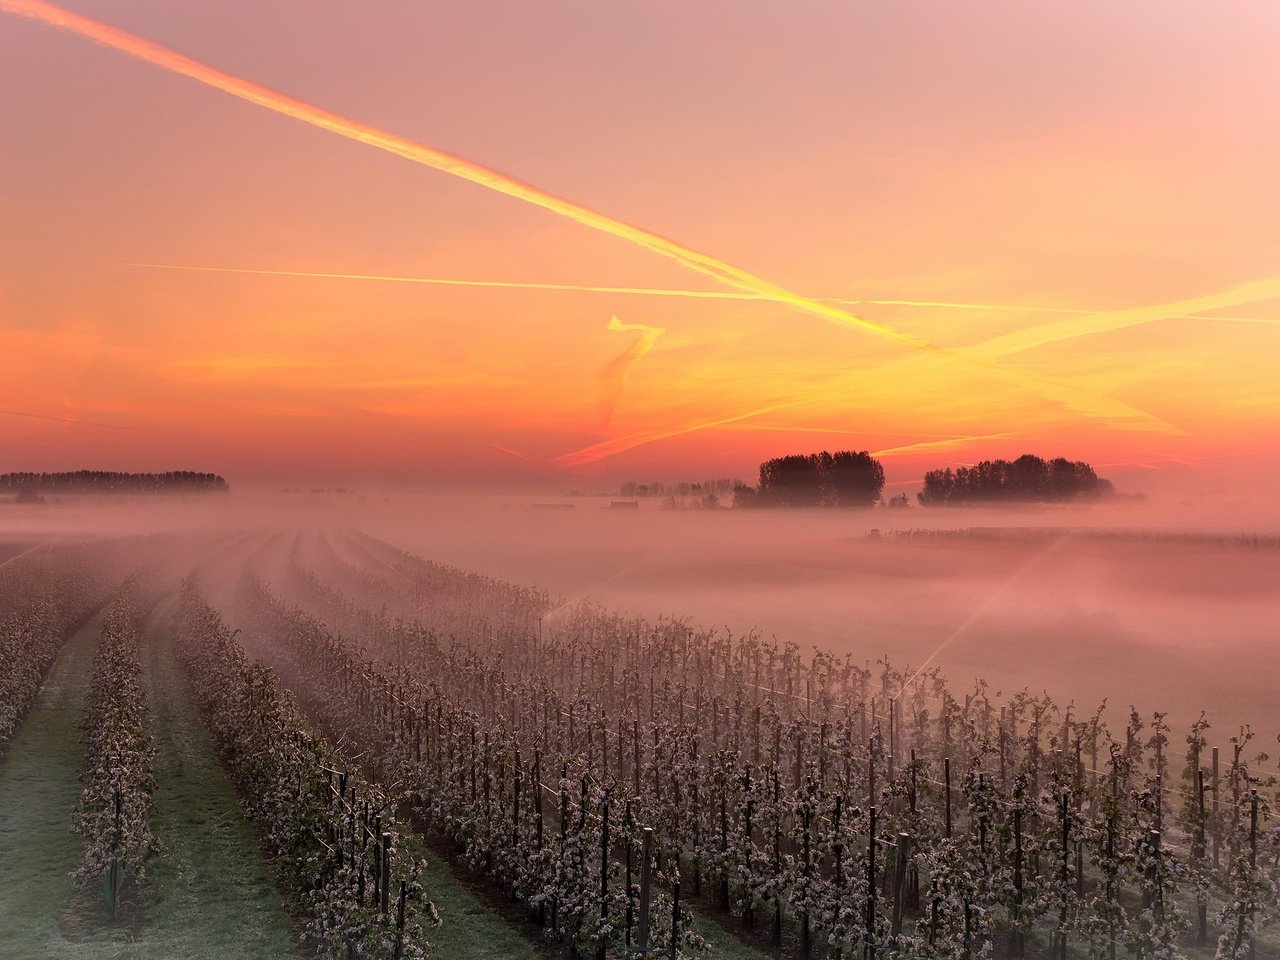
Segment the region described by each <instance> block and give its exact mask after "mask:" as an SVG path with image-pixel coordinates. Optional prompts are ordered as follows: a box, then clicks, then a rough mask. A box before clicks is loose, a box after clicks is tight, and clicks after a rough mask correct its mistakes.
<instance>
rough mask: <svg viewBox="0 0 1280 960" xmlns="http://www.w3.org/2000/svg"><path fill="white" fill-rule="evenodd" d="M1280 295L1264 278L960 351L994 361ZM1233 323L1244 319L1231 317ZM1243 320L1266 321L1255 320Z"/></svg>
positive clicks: (1058, 323) (1273, 281)
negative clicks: (1213, 291) (1124, 329)
mask: <svg viewBox="0 0 1280 960" xmlns="http://www.w3.org/2000/svg"><path fill="white" fill-rule="evenodd" d="M1275 297H1280V277H1272V278H1270V279H1267V280H1256V281H1254V282H1252V283H1245V284H1240V285H1239V286H1235V287H1232V288H1231V289H1229V290H1224V291H1221V292H1220V293H1211V294H1208V295H1206V296H1202V297H1192V298H1189V299H1187V300H1177V301H1174V302H1172V303H1158V304H1154V305H1151V306H1145V307H1130V308H1129V309H1126V310H1107V311H1101V312H1098V313H1090V314H1086V315H1085V316H1081V317H1071V318H1069V319H1066V320H1055V321H1053V322H1052V323H1042V324H1037V325H1036V326H1034V327H1026V328H1024V329H1022V330H1016V331H1014V332H1013V333H1007V334H1005V335H1004V336H1000V337H995V338H993V339H991V340H988V341H986V342H985V343H982V344H979V345H978V346H976V347H969V348H968V349H966V350H965V351H964V352H965V354H966V355H968V356H969V357H972V358H974V359H977V360H984V361H995V360H999V359H1001V358H1003V357H1007V356H1010V355H1011V354H1015V353H1021V352H1022V351H1024V350H1031V349H1033V348H1035V347H1042V346H1045V345H1046V344H1050V343H1060V342H1061V341H1063V340H1074V339H1075V338H1076V337H1083V336H1088V335H1090V334H1094V333H1106V332H1107V331H1110V330H1120V329H1122V328H1125V327H1135V326H1139V325H1141V324H1144V323H1155V322H1156V321H1158V320H1166V319H1169V318H1171V317H1181V316H1186V315H1188V314H1196V313H1202V312H1204V311H1205V310H1220V309H1222V308H1223V307H1236V306H1239V305H1240V304H1242V303H1254V302H1256V301H1259V300H1271V299H1273V298H1275ZM1193 319H1196V320H1227V319H1228V318H1225V317H1194V318H1193ZM1235 319H1236V320H1237V322H1238V321H1239V320H1241V319H1244V318H1235ZM1245 322H1258V323H1268V322H1271V321H1266V320H1257V321H1248V320H1246V321H1245Z"/></svg>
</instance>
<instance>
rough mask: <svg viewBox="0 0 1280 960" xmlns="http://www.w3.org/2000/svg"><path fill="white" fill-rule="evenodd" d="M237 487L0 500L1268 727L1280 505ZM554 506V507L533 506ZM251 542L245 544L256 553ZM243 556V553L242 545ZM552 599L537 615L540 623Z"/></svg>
mask: <svg viewBox="0 0 1280 960" xmlns="http://www.w3.org/2000/svg"><path fill="white" fill-rule="evenodd" d="M296 489H297V490H298V492H296V493H294V492H290V493H281V492H278V491H257V492H254V491H252V490H250V491H248V492H245V493H243V494H236V495H233V496H231V497H229V498H226V499H225V501H224V500H221V499H219V500H216V501H214V502H206V501H202V500H200V499H198V498H187V499H183V500H165V499H159V500H150V499H149V500H144V501H141V502H130V501H129V500H127V499H116V500H113V501H101V500H98V499H95V498H87V499H81V500H74V499H73V500H70V501H68V502H65V503H63V504H60V505H59V506H57V507H56V508H54V509H44V510H40V509H38V508H36V509H27V510H20V509H14V508H9V509H6V510H5V511H4V512H3V513H0V523H3V524H4V528H3V529H4V534H5V536H6V537H8V538H11V545H7V546H6V549H17V548H18V546H19V545H21V544H24V543H27V542H28V540H30V541H31V542H36V541H37V540H39V539H42V538H44V537H46V536H50V535H54V534H57V535H59V536H63V537H72V538H76V537H79V536H82V535H86V534H88V535H92V536H112V535H126V534H129V533H132V532H134V531H139V532H142V531H148V532H149V531H155V530H200V531H206V532H208V531H223V530H228V531H229V530H244V531H250V530H260V531H262V532H263V533H264V534H265V533H278V534H279V535H281V536H283V537H286V538H289V539H293V538H297V539H298V542H299V543H300V544H302V545H303V546H302V548H301V549H302V554H301V555H302V557H303V558H304V560H305V558H306V557H307V546H306V545H307V544H308V543H309V542H310V540H311V538H313V537H315V536H317V535H321V534H324V535H329V536H338V535H341V534H342V533H344V532H347V531H351V530H359V531H363V532H367V533H369V534H372V535H374V536H377V537H379V538H382V539H384V540H386V541H387V542H388V543H391V544H394V545H396V546H398V547H401V548H403V549H405V550H408V551H411V552H413V553H417V554H420V555H422V556H426V557H430V558H431V559H433V560H435V561H437V562H440V563H446V564H452V565H455V566H458V567H461V568H464V569H466V570H473V571H478V572H482V573H485V574H489V575H492V576H496V577H500V578H503V579H506V580H510V581H513V582H515V583H519V584H522V585H528V586H536V587H539V588H541V589H543V590H546V591H548V592H549V593H550V594H551V595H552V597H553V598H555V599H556V601H557V603H564V604H565V607H563V608H562V610H563V609H568V608H569V606H572V605H574V604H576V603H579V602H582V601H590V602H594V603H598V604H601V605H603V606H605V607H608V608H610V609H612V610H615V611H618V612H621V613H629V614H637V615H642V616H644V617H647V618H657V617H676V618H681V619H686V620H688V621H690V622H692V623H694V624H697V625H700V626H705V627H716V628H720V627H724V628H727V629H728V630H730V631H732V633H733V634H736V635H743V634H746V633H748V632H751V631H755V632H757V633H759V634H761V635H763V636H765V637H773V638H776V639H777V640H779V641H781V642H784V643H787V642H789V643H795V644H797V645H798V646H799V647H800V648H801V649H802V650H804V651H810V652H811V651H812V650H813V649H814V648H820V649H824V650H828V651H831V652H834V653H836V654H839V655H844V654H851V655H853V656H854V657H855V658H857V659H860V660H866V661H875V660H877V659H879V658H880V657H883V656H888V657H889V658H890V659H891V660H892V661H893V662H894V663H895V664H897V665H899V666H902V667H906V666H911V667H919V666H921V665H922V664H925V663H926V662H927V663H928V664H929V665H930V666H937V667H940V668H941V669H942V670H943V671H944V672H945V674H946V675H947V676H948V678H949V679H950V680H951V682H952V683H953V684H954V685H956V686H957V687H964V686H965V685H971V684H972V683H973V682H974V681H975V680H976V679H978V678H983V679H986V680H987V681H988V682H989V683H990V685H991V688H992V689H993V690H1001V691H1003V692H1004V693H1005V694H1011V693H1013V692H1015V691H1017V690H1021V689H1023V688H1028V689H1030V690H1031V691H1032V692H1037V693H1038V692H1040V691H1048V692H1050V693H1051V694H1053V695H1054V696H1055V698H1058V699H1061V700H1063V701H1070V700H1074V701H1075V702H1076V703H1077V705H1078V706H1079V708H1080V709H1082V710H1088V709H1092V708H1093V707H1094V706H1096V705H1097V704H1098V703H1099V702H1100V701H1101V700H1103V699H1104V698H1105V699H1107V700H1108V702H1109V703H1110V704H1111V707H1112V712H1113V714H1115V716H1116V717H1121V716H1123V715H1124V714H1125V713H1127V710H1128V708H1129V705H1130V704H1133V705H1135V706H1137V707H1138V708H1139V710H1140V711H1142V712H1144V713H1149V712H1150V711H1152V710H1156V709H1158V710H1163V711H1168V712H1169V714H1170V717H1171V719H1175V720H1179V721H1186V722H1189V721H1190V720H1191V719H1194V717H1195V715H1196V714H1197V713H1198V711H1199V710H1201V709H1203V710H1205V711H1207V713H1208V714H1209V716H1210V719H1211V720H1212V722H1213V723H1214V728H1215V729H1216V730H1218V731H1219V732H1220V733H1222V734H1223V735H1227V734H1229V733H1231V732H1234V730H1235V728H1236V727H1237V726H1238V725H1239V724H1241V723H1246V722H1248V723H1252V724H1253V725H1254V726H1255V727H1258V728H1260V729H1261V730H1263V731H1270V730H1271V728H1272V727H1275V728H1276V730H1275V732H1277V733H1280V709H1278V708H1277V707H1276V706H1275V700H1274V690H1275V689H1277V684H1280V657H1277V656H1275V655H1274V649H1275V644H1276V642H1277V639H1278V638H1280V591H1277V589H1276V584H1277V583H1280V522H1277V521H1276V520H1274V519H1268V518H1267V516H1266V515H1265V514H1263V513H1261V512H1250V510H1249V509H1247V508H1242V507H1241V506H1239V505H1237V506H1235V507H1220V508H1218V509H1217V511H1216V513H1215V511H1214V509H1213V508H1212V507H1211V506H1204V507H1202V506H1200V505H1197V504H1183V503H1176V502H1175V503H1171V504H1163V505H1162V504H1159V503H1156V504H1138V505H1132V504H1129V505H1122V506H1094V507H1039V508H1037V507H1016V506H1010V507H1003V508H999V509H980V508H965V509H946V508H934V509H924V508H920V507H911V508H908V509H905V510H889V509H885V508H883V507H881V508H876V509H873V510H844V511H830V510H822V509H814V510H783V511H750V510H729V509H724V510H668V509H661V505H660V501H658V500H647V501H643V502H642V503H641V505H640V508H639V509H638V510H623V509H617V508H611V506H610V504H611V502H612V500H613V499H616V498H609V497H582V498H579V497H573V498H555V497H546V496H541V495H538V494H520V493H509V494H503V495H490V496H483V497H476V496H465V495H460V494H454V495H448V494H421V493H413V492H408V491H405V490H403V489H395V488H385V489H384V488H373V489H370V490H367V491H361V490H356V489H351V490H345V489H344V490H343V491H342V492H340V493H335V492H333V488H313V487H300V488H296ZM551 504H554V505H555V506H554V507H549V505H551ZM258 559H259V560H261V558H258ZM245 562H246V563H247V562H249V561H248V558H246V561H245ZM556 616H557V613H556V612H554V611H553V612H552V613H551V614H549V616H548V621H549V622H553V621H554V620H555V618H556Z"/></svg>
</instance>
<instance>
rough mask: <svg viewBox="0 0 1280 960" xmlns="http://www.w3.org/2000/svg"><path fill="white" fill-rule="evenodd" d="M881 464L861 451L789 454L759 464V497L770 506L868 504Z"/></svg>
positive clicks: (876, 494) (875, 495)
mask: <svg viewBox="0 0 1280 960" xmlns="http://www.w3.org/2000/svg"><path fill="white" fill-rule="evenodd" d="M883 490H884V467H882V466H881V465H880V461H878V460H876V459H875V458H874V457H873V456H871V454H869V453H868V452H867V451H865V450H861V451H858V452H856V453H855V452H854V451H851V450H840V451H837V452H836V453H829V452H827V451H826V450H823V451H822V452H821V453H810V454H791V455H789V456H785V457H775V458H774V459H772V460H766V461H765V462H764V463H762V464H760V489H759V499H760V503H761V504H762V505H764V506H771V507H818V506H826V507H869V506H871V505H872V504H874V503H875V502H876V501H877V500H879V499H880V494H881V492H883Z"/></svg>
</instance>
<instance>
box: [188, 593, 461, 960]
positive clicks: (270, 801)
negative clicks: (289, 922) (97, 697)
mask: <svg viewBox="0 0 1280 960" xmlns="http://www.w3.org/2000/svg"><path fill="white" fill-rule="evenodd" d="M176 630H177V635H178V640H179V656H180V659H181V661H182V663H183V665H184V667H185V669H186V672H187V676H188V678H189V680H190V683H191V687H192V690H193V692H194V694H195V698H196V701H197V703H198V705H199V708H200V711H201V714H202V716H203V718H204V721H205V723H206V724H207V726H208V728H209V730H210V732H211V735H212V737H213V741H214V743H215V745H216V747H217V749H218V751H219V753H220V755H221V757H222V759H223V762H224V764H225V765H226V767H227V769H228V771H229V773H230V775H231V777H232V779H233V781H234V782H235V784H236V786H237V788H238V790H239V792H240V796H241V799H242V803H243V805H244V807H245V810H246V811H247V813H248V814H249V816H250V817H251V818H252V819H253V820H254V821H255V822H256V823H257V824H258V826H259V827H260V828H261V830H262V833H263V839H264V843H265V845H266V847H267V848H268V850H269V852H270V853H271V855H272V856H273V858H274V859H275V861H276V864H277V866H278V868H279V872H280V876H281V879H282V881H283V883H284V884H285V885H286V886H287V888H288V890H289V891H290V893H291V896H292V898H293V900H294V901H295V903H296V904H297V905H298V907H299V908H301V909H302V910H303V911H304V912H305V914H306V916H307V918H308V920H307V926H306V931H307V934H308V936H309V937H310V939H311V940H312V941H314V943H315V944H316V945H317V946H318V947H319V948H320V949H321V950H322V951H323V953H324V954H325V955H326V956H329V957H333V958H335V960H347V958H352V957H358V958H367V960H374V958H397V960H398V958H415V957H416V958H421V957H425V956H426V955H427V953H428V943H427V940H426V927H428V926H430V925H432V924H434V923H436V922H438V918H437V916H436V913H435V907H434V905H433V904H432V903H431V902H430V900H428V899H427V898H426V895H425V892H424V890H423V887H422V883H421V875H422V869H423V866H424V864H423V862H422V861H421V860H420V859H419V858H417V857H415V856H413V855H412V853H411V852H410V851H409V850H408V849H407V845H406V844H405V843H404V842H403V839H404V838H403V835H402V833H401V831H400V828H399V826H398V823H397V820H396V814H395V804H394V798H392V797H390V796H389V795H388V794H387V793H385V792H383V791H381V790H379V789H378V788H376V787H375V786H373V785H372V784H370V783H368V782H366V781H365V780H363V779H362V778H360V777H359V776H357V775H355V774H354V773H351V772H349V771H348V769H347V765H346V764H345V763H344V761H343V759H342V757H341V756H340V755H339V754H338V753H337V752H336V751H335V750H334V749H333V748H332V747H330V746H329V744H328V743H327V742H326V741H325V740H324V739H323V738H322V737H320V736H318V735H317V734H316V733H314V732H313V731H312V730H311V729H310V727H309V726H308V724H307V723H306V722H305V720H304V718H303V715H302V713H301V711H300V710H299V708H298V705H297V703H296V701H295V700H294V699H293V697H291V696H290V695H289V694H288V693H287V692H285V691H284V690H282V689H281V688H280V685H279V682H278V681H277V679H276V677H275V675H274V674H273V673H272V671H271V670H269V669H268V668H266V667H265V666H263V665H261V664H259V663H256V662H254V661H253V660H251V659H250V658H249V657H248V656H246V654H245V651H244V650H243V649H242V647H241V645H240V643H239V642H238V640H237V638H236V635H235V633H234V632H233V631H232V630H231V629H229V628H228V627H227V625H226V624H225V623H224V622H223V620H222V618H221V617H220V616H219V615H218V613H216V612H215V611H214V610H213V609H212V608H211V607H209V605H208V604H207V603H206V602H205V601H204V600H203V598H202V597H201V596H200V594H199V591H198V589H197V588H196V586H195V584H194V583H193V582H191V581H188V582H187V583H186V584H185V585H184V588H183V591H182V595H181V601H180V607H179V610H178V614H177V618H176Z"/></svg>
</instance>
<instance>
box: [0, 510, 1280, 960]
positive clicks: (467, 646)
mask: <svg viewBox="0 0 1280 960" xmlns="http://www.w3.org/2000/svg"><path fill="white" fill-rule="evenodd" d="M597 506H598V504H594V503H590V502H587V503H584V504H582V505H580V506H578V507H576V508H575V509H574V510H566V511H545V512H542V511H530V510H527V509H524V508H523V507H522V505H520V504H515V503H509V502H508V503H492V502H490V503H485V504H480V505H478V504H475V503H469V504H465V505H460V504H458V503H444V504H437V505H436V506H435V507H434V508H432V509H424V508H423V507H422V505H421V504H415V505H414V506H413V509H411V510H407V509H405V506H404V504H403V502H400V503H396V502H394V501H392V502H390V503H387V504H382V505H377V506H369V507H357V506H355V505H354V504H350V503H345V502H343V501H338V502H337V503H336V504H335V503H334V502H314V503H308V504H302V505H296V504H295V505H293V506H291V507H290V509H289V513H288V518H289V523H288V524H287V525H285V524H283V523H281V522H280V520H281V516H282V512H281V511H280V510H278V509H273V508H271V507H269V506H263V507H261V508H260V509H238V510H237V511H236V512H232V511H231V510H230V509H227V510H225V511H224V512H222V513H220V514H217V515H214V514H211V513H209V512H208V511H207V510H205V511H194V510H188V511H187V512H186V513H184V514H182V515H181V521H180V522H179V521H178V519H177V518H178V516H179V514H178V513H177V509H178V508H174V512H171V513H163V512H161V514H160V515H154V514H153V515H151V516H148V517H146V518H145V520H144V519H142V515H141V513H138V514H131V513H130V511H132V510H136V509H138V508H137V507H118V508H116V509H112V510H110V511H108V510H97V509H96V508H91V507H89V506H84V507H77V508H73V509H75V510H80V511H82V512H80V513H73V512H71V511H70V510H68V511H66V512H64V513H63V514H62V515H61V516H60V517H57V516H54V517H51V518H43V519H42V518H41V516H40V515H38V514H35V513H24V514H17V513H15V514H14V518H13V519H14V523H13V524H12V526H13V529H14V531H15V532H14V533H12V534H11V535H10V536H9V537H8V538H7V539H5V540H3V541H0V647H2V648H3V653H4V658H3V663H4V667H3V668H2V669H3V673H0V680H2V681H3V684H4V686H3V691H2V692H3V694H4V698H5V699H4V703H5V708H6V712H5V713H3V714H0V751H2V759H0V931H3V932H2V933H0V937H2V938H3V940H2V945H3V949H2V950H0V954H2V955H3V956H5V957H15V958H27V957H30V958H46V957H48V958H54V957H139V958H143V957H157V958H158V957H192V958H197V957H231V956H234V957H246V958H267V957H282V958H283V957H299V958H312V957H335V958H344V957H370V958H372V957H388V958H390V957H415V956H434V957H442V958H452V957H476V958H479V957H510V958H515V957H535V956H544V957H547V956H565V955H570V956H579V957H583V958H587V957H592V958H594V957H623V956H630V955H633V954H635V955H648V956H654V957H676V956H687V957H699V956H703V957H712V958H761V957H787V958H792V957H803V958H837V957H839V958H862V960H867V958H872V957H889V956H903V957H954V958H962V957H978V956H994V957H1001V958H1005V957H1030V958H1049V957H1054V958H1066V957H1099V958H1101V957H1108V958H1110V957H1116V956H1137V957H1144V958H1163V957H1195V958H1209V957H1230V958H1244V957H1274V956H1280V938H1278V937H1277V930H1276V929H1275V926H1274V923H1273V921H1274V919H1275V918H1276V916H1277V913H1278V910H1277V887H1276V876H1277V870H1278V862H1280V843H1278V840H1280V833H1278V831H1277V826H1278V824H1277V821H1276V819H1275V816H1274V810H1273V807H1274V803H1275V801H1276V778H1275V770H1276V767H1275V762H1274V761H1273V760H1272V759H1270V757H1269V752H1270V747H1269V744H1270V743H1271V742H1272V741H1273V739H1274V737H1275V733H1276V731H1277V730H1278V729H1280V718H1277V714H1276V711H1275V709H1274V706H1273V703H1272V699H1273V698H1272V691H1274V689H1275V688H1276V680H1277V679H1280V678H1277V677H1276V675H1275V674H1276V667H1275V659H1274V657H1273V656H1269V655H1268V650H1269V644H1270V643H1271V642H1273V640H1274V635H1275V633H1274V631H1275V627H1276V626H1277V619H1276V608H1275V601H1274V596H1273V594H1274V587H1273V585H1274V583H1275V582H1276V574H1277V573H1278V572H1280V571H1278V570H1277V557H1280V550H1278V549H1277V548H1276V545H1275V544H1273V543H1271V541H1270V540H1269V539H1267V538H1266V537H1263V538H1255V539H1241V538H1239V537H1236V536H1234V535H1217V534H1211V533H1209V532H1206V531H1198V532H1195V533H1194V534H1193V535H1188V534H1186V533H1185V532H1184V533H1175V532H1173V531H1171V530H1169V529H1156V528H1153V527H1150V526H1143V525H1135V524H1130V525H1124V524H1110V525H1108V526H1107V527H1106V528H1105V529H1104V528H1102V527H1101V526H1098V525H1096V524H1095V525H1092V526H1084V525H1081V524H1080V523H1079V522H1078V520H1077V518H1074V517H1067V518H1063V517H1057V516H1054V517H1049V518H1046V517H1032V518H1017V522H1010V519H1009V518H1008V517H1002V518H995V519H994V521H993V520H992V519H991V518H983V517H974V516H972V515H971V516H970V517H968V518H966V519H967V520H969V521H970V522H967V523H965V524H952V525H950V526H948V527H943V528H938V527H931V528H929V529H920V528H917V527H914V526H912V525H910V524H899V525H897V527H896V529H895V526H894V525H890V524H884V523H883V520H882V519H881V518H882V517H883V514H879V515H878V516H877V519H878V520H880V522H881V523H882V526H881V527H880V528H877V529H876V530H875V531H874V532H872V531H871V530H869V529H868V525H867V524H866V523H865V522H861V521H859V520H857V519H856V518H852V517H851V518H850V519H849V520H846V521H842V524H843V525H842V526H840V527H838V528H833V527H832V526H831V525H830V522H829V521H827V520H826V519H825V518H818V517H810V516H808V515H806V514H804V513H803V512H797V513H796V514H795V515H792V516H789V517H779V516H776V515H775V516H767V517H760V516H753V515H749V514H748V515H745V516H744V515H742V514H727V513H722V514H714V513H709V514H706V515H703V514H689V515H681V516H674V515H663V514H657V513H653V512H650V511H647V510H646V511H642V512H641V516H618V515H613V514H610V512H609V511H608V510H598V509H596V507H597ZM184 509H185V508H184ZM931 516H932V515H931ZM406 518H408V519H406ZM913 519H915V518H914V517H913ZM997 521H998V522H997ZM1046 521H1047V522H1046ZM125 529H128V530H130V531H131V532H130V533H129V534H128V535H125V534H124V532H123V531H124V530H125ZM134 530H150V531H151V532H149V533H145V534H140V533H134V532H132V531H134ZM753 628H755V629H753ZM1207 635H1212V636H1213V637H1214V639H1215V643H1214V644H1209V645H1207V644H1204V643H1203V642H1198V641H1203V639H1204V637H1205V636H1207ZM1206 650H1208V651H1209V652H1204V651H1206ZM1104 664H1105V669H1104V668H1103V666H1102V665H1104ZM1104 699H1106V700H1107V701H1108V704H1107V705H1104V704H1103V700H1104ZM1130 704H1132V706H1130ZM1201 710H1205V711H1207V714H1206V715H1205V716H1203V717H1202V715H1201V712H1200V711H1201ZM1250 725H1251V726H1250Z"/></svg>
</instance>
